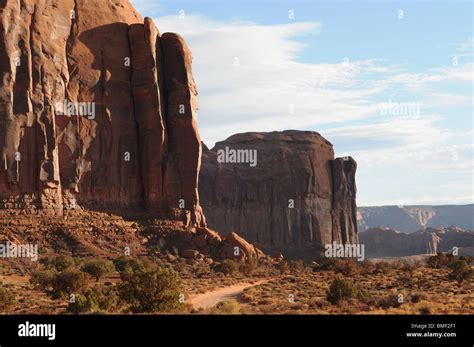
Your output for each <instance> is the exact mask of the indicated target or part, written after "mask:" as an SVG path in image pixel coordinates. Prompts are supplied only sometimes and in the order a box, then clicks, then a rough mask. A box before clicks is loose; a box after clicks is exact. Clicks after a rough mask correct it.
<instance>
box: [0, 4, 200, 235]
mask: <svg viewBox="0 0 474 347" xmlns="http://www.w3.org/2000/svg"><path fill="white" fill-rule="evenodd" d="M191 62H192V56H191V52H190V51H189V49H188V48H187V46H186V44H185V42H184V41H183V39H182V38H181V37H179V36H178V35H175V34H165V35H163V36H161V35H160V33H159V31H158V29H157V28H156V27H155V25H154V24H153V22H152V21H151V20H150V19H145V20H143V19H142V18H141V16H140V15H139V14H138V13H137V12H136V11H135V10H134V8H133V7H132V6H131V5H130V3H129V2H128V1H126V0H117V1H113V2H112V1H96V2H93V3H92V2H91V1H88V0H50V1H46V0H4V1H0V76H1V81H2V82H1V90H0V207H1V208H21V209H28V210H41V211H48V212H53V213H62V211H63V209H64V208H65V209H69V208H75V206H77V205H80V206H84V207H87V208H90V209H100V210H118V211H121V210H122V211H129V210H131V209H133V208H137V209H142V208H146V209H147V210H148V211H152V212H154V213H163V214H164V215H170V214H173V215H176V214H177V215H180V214H181V215H182V216H183V217H184V216H185V217H186V218H187V222H188V223H192V224H197V225H202V226H204V225H205V221H204V217H203V215H202V211H201V208H200V206H199V196H198V192H197V184H198V172H199V168H200V153H201V141H200V138H199V134H198V131H197V126H196V112H197V101H196V100H197V90H196V86H195V83H194V79H193V75H192V69H191ZM183 207H184V208H183ZM183 211H186V213H183Z"/></svg>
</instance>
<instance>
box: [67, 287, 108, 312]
mask: <svg viewBox="0 0 474 347" xmlns="http://www.w3.org/2000/svg"><path fill="white" fill-rule="evenodd" d="M113 303H114V293H113V292H112V290H107V289H103V288H98V287H93V288H90V289H88V290H87V291H86V293H85V294H84V295H82V294H77V295H76V296H75V300H74V301H73V302H69V305H68V307H67V311H68V312H70V313H74V314H80V313H94V312H100V311H108V310H109V309H110V308H111V307H112V305H113Z"/></svg>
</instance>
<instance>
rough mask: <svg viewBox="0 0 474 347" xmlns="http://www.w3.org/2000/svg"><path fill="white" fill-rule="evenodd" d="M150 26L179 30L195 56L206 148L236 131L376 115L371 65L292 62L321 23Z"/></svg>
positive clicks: (198, 20)
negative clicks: (305, 38)
mask: <svg viewBox="0 0 474 347" xmlns="http://www.w3.org/2000/svg"><path fill="white" fill-rule="evenodd" d="M156 22H157V25H158V27H159V28H160V29H161V30H162V32H165V31H175V32H179V33H180V34H181V35H182V36H183V37H184V38H185V39H186V41H187V43H188V45H189V46H190V48H191V50H192V52H193V57H194V62H193V66H194V73H195V78H196V81H197V84H198V89H199V90H200V112H199V117H200V119H199V122H200V131H201V135H202V137H203V139H204V141H206V142H207V143H208V144H209V145H212V144H213V143H214V142H215V141H218V140H222V139H224V138H226V137H228V136H230V135H232V134H234V133H236V132H244V131H269V130H283V129H288V128H296V129H302V128H311V127H314V126H317V125H320V124H328V123H338V122H347V121H351V120H356V119H363V118H366V117H368V116H370V115H372V114H374V113H377V112H378V110H379V108H378V105H376V104H374V103H372V102H370V101H369V100H370V97H371V96H373V95H376V94H378V93H380V92H381V91H382V90H383V86H382V85H377V84H374V83H371V82H370V81H367V80H364V79H363V76H364V74H368V73H371V74H374V73H375V74H377V73H381V72H384V71H385V68H381V67H378V66H377V62H376V61H358V62H342V61H341V62H340V63H336V64H307V63H301V62H298V61H297V57H298V54H300V53H301V52H302V51H303V50H304V48H305V46H304V44H302V43H301V42H299V41H298V40H297V39H296V38H297V37H299V36H301V35H318V33H319V31H320V29H321V25H320V24H319V23H316V22H301V23H291V24H278V25H257V24H253V23H247V22H234V23H219V22H214V21H210V20H208V19H206V18H203V17H200V16H189V15H188V16H186V17H185V18H184V19H180V18H179V17H178V16H167V17H161V18H158V19H156ZM236 63H238V66H236Z"/></svg>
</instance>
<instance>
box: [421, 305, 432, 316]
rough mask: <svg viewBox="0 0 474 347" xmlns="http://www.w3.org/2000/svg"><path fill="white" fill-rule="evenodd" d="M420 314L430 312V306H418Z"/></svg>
mask: <svg viewBox="0 0 474 347" xmlns="http://www.w3.org/2000/svg"><path fill="white" fill-rule="evenodd" d="M419 311H420V314H431V308H430V307H429V306H428V305H423V306H421V307H420V308H419Z"/></svg>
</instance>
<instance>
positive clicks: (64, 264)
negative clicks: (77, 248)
mask: <svg viewBox="0 0 474 347" xmlns="http://www.w3.org/2000/svg"><path fill="white" fill-rule="evenodd" d="M52 263H53V265H54V267H55V268H56V270H57V271H64V270H66V269H68V268H70V267H73V266H74V265H75V262H74V259H73V258H72V257H70V256H67V255H58V256H57V257H56V258H54V260H53V262H52Z"/></svg>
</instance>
